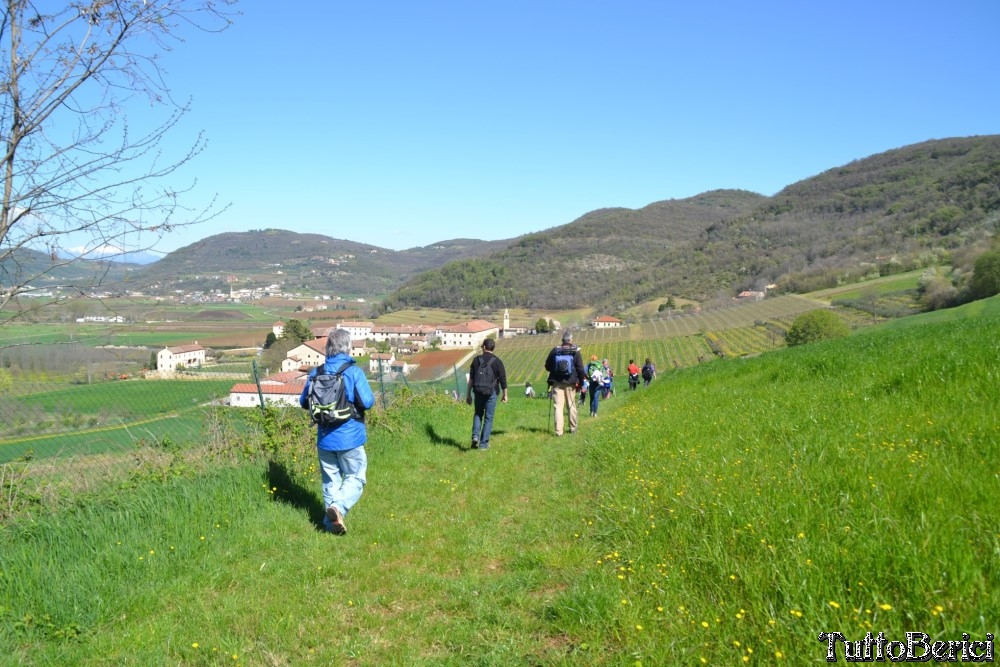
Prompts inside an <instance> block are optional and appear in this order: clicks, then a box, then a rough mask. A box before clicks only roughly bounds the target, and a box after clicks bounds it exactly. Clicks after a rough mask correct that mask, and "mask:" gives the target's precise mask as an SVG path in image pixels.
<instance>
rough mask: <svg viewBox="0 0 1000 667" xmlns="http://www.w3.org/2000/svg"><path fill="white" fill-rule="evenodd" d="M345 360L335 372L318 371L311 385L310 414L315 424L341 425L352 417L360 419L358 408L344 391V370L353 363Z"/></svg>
mask: <svg viewBox="0 0 1000 667" xmlns="http://www.w3.org/2000/svg"><path fill="white" fill-rule="evenodd" d="M351 363H353V362H351V361H347V362H344V365H343V366H341V367H340V368H339V369H338V370H337V371H336V372H334V373H322V372H320V371H317V372H316V375H315V377H313V379H312V381H311V384H310V385H309V395H308V397H307V400H308V401H309V408H308V409H309V416H310V417H312V420H313V423H314V424H325V425H326V426H340V425H341V424H344V423H346V422H348V421H350V420H351V419H360V414H359V413H358V409H357V408H356V407H354V404H353V403H351V402H350V401H348V400H347V392H346V391H344V370H345V369H346V368H347V367H348V366H350V365H351Z"/></svg>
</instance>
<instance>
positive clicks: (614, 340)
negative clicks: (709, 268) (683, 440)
mask: <svg viewBox="0 0 1000 667" xmlns="http://www.w3.org/2000/svg"><path fill="white" fill-rule="evenodd" d="M818 307H821V305H820V304H819V303H817V302H815V301H811V300H809V299H806V298H804V297H800V296H796V295H786V296H779V297H775V298H771V299H764V300H763V301H758V302H756V303H747V304H739V305H735V306H732V307H729V308H722V309H719V310H713V311H709V312H705V313H692V314H684V315H672V316H670V317H668V318H663V319H655V320H651V321H647V322H642V323H638V324H634V325H632V326H628V327H620V328H609V329H583V330H580V331H577V332H575V333H574V341H573V342H574V343H576V344H577V345H579V346H580V348H581V350H582V352H583V357H584V362H585V363H586V362H587V360H589V359H590V357H591V356H597V358H599V359H607V360H608V363H609V364H610V365H611V367H612V368H613V369H615V373H616V376H617V377H618V378H619V380H620V381H621V382H622V383H623V384H624V383H625V381H626V380H625V377H626V374H625V368H626V366H628V362H629V359H634V360H635V361H636V364H638V365H640V366H641V365H642V362H643V361H644V360H645V359H646V358H647V357H648V358H649V359H651V360H652V361H653V363H654V364H655V365H656V368H657V370H658V371H661V372H662V371H666V370H669V369H672V368H681V367H684V366H692V365H694V364H698V363H703V362H707V361H711V360H713V359H717V358H719V355H718V354H716V353H715V352H714V351H713V349H712V345H711V344H710V342H709V341H710V340H712V341H714V342H715V345H716V347H717V348H719V349H721V350H722V351H723V352H724V356H727V357H728V356H734V357H740V356H745V355H749V354H757V353H760V352H764V351H767V350H771V349H775V348H778V347H782V346H784V344H785V341H784V335H783V334H784V331H786V330H787V329H788V327H789V326H790V325H791V323H792V321H793V320H794V319H795V318H796V317H797V316H798V315H800V314H802V313H804V312H806V311H809V310H815V309H816V308H818ZM845 319H846V320H847V321H848V324H850V325H854V324H855V322H853V321H852V320H854V319H856V316H855V315H852V316H849V317H847V318H845ZM558 344H559V335H558V334H557V333H554V334H541V335H534V336H532V335H529V336H520V337H518V338H512V339H510V340H504V341H502V342H501V343H500V345H499V346H498V349H497V352H498V354H499V355H500V357H501V358H502V359H503V361H504V365H505V366H506V368H507V378H508V380H509V381H510V383H511V384H512V385H514V384H523V383H524V382H525V381H530V382H531V383H532V384H538V383H542V384H544V382H545V378H546V375H547V374H546V373H545V370H544V366H545V358H546V357H547V356H548V353H549V350H551V349H552V348H553V347H554V346H556V345H558Z"/></svg>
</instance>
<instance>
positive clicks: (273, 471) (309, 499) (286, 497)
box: [267, 461, 326, 531]
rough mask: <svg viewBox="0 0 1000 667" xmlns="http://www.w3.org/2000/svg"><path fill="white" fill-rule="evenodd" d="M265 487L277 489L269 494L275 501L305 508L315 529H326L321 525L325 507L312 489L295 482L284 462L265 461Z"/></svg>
mask: <svg viewBox="0 0 1000 667" xmlns="http://www.w3.org/2000/svg"><path fill="white" fill-rule="evenodd" d="M267 488H269V489H277V491H275V492H274V493H273V494H271V497H272V498H273V499H274V501H275V502H279V503H286V504H288V505H291V506H292V507H296V508H298V509H301V510H305V511H306V512H307V513H308V514H309V521H310V523H312V525H313V526H314V527H315V528H316V530H320V531H325V530H326V528H325V527H324V526H323V517H325V516H326V508H325V507H323V503H322V501H320V499H319V498H317V497H316V494H315V493H313V491H311V490H310V489H307V488H305V487H304V486H302V485H301V484H299V483H298V482H296V481H295V480H294V479H293V478H292V476H291V475H290V474H289V473H288V469H287V468H286V467H285V466H284V464H282V463H278V462H276V461H268V462H267Z"/></svg>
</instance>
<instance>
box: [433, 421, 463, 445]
mask: <svg viewBox="0 0 1000 667" xmlns="http://www.w3.org/2000/svg"><path fill="white" fill-rule="evenodd" d="M424 430H425V431H426V432H427V438H428V439H429V440H430V441H431V443H432V444H435V445H448V446H449V447H454V448H455V449H460V450H464V449H468V447H463V446H462V444H461V443H460V442H459V441H458V440H455V438H450V437H448V438H446V437H444V436H442V435H438V432H437V431H436V430H434V425H433V424H428V425H427V426H425V427H424Z"/></svg>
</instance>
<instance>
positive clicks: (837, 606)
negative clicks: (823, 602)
mask: <svg viewBox="0 0 1000 667" xmlns="http://www.w3.org/2000/svg"><path fill="white" fill-rule="evenodd" d="M827 604H829V605H830V606H831V607H833V608H834V609H840V603H839V602H834V601H833V600H830V601H829V602H828V603H827Z"/></svg>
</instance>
